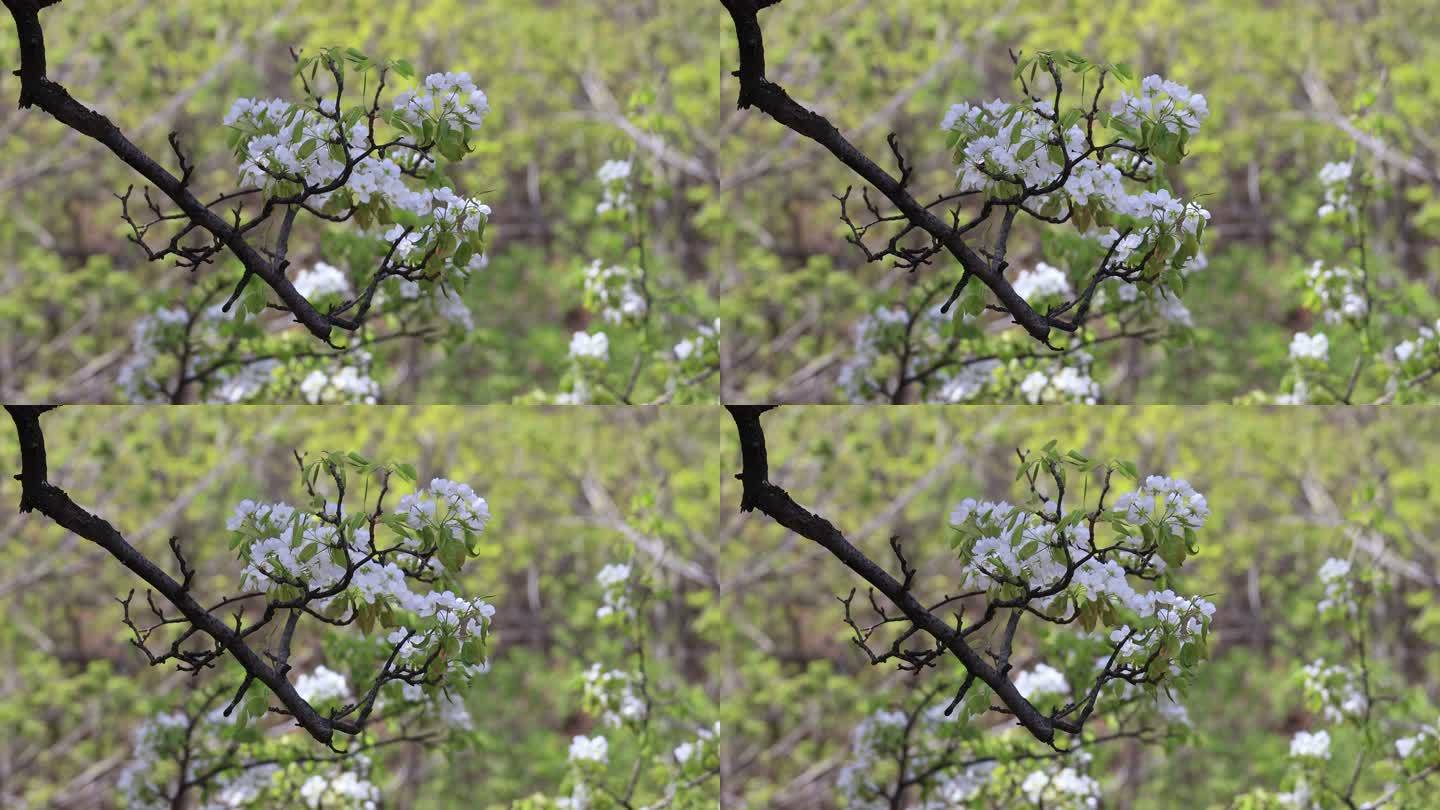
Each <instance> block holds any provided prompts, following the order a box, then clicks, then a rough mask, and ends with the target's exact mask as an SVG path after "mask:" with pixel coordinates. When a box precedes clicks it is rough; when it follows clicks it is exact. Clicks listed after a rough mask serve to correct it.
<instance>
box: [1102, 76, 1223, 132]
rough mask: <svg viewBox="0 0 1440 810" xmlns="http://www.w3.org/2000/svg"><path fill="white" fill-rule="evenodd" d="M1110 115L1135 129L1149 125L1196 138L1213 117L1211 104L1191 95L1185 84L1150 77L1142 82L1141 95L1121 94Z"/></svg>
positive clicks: (1198, 95)
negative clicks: (1197, 132) (1198, 131)
mask: <svg viewBox="0 0 1440 810" xmlns="http://www.w3.org/2000/svg"><path fill="white" fill-rule="evenodd" d="M1110 115H1111V116H1112V117H1114V118H1115V119H1117V120H1119V121H1120V122H1121V123H1123V124H1125V125H1126V126H1129V127H1130V128H1131V129H1135V130H1138V129H1141V128H1142V127H1143V126H1144V125H1145V124H1147V123H1149V124H1152V125H1154V126H1158V127H1160V128H1162V129H1165V130H1168V131H1170V132H1173V133H1177V134H1178V133H1180V132H1185V133H1187V134H1190V135H1194V134H1195V132H1196V131H1197V130H1199V129H1200V125H1201V124H1203V123H1205V119H1206V118H1209V117H1210V105H1209V103H1208V102H1207V101H1206V100H1205V97H1204V96H1202V95H1200V94H1199V93H1192V92H1190V88H1188V87H1186V86H1185V85H1183V84H1179V83H1178V82H1172V81H1169V80H1166V79H1162V78H1160V77H1159V76H1156V75H1154V74H1151V75H1149V76H1146V77H1145V78H1144V79H1141V80H1140V92H1138V93H1131V92H1129V91H1128V90H1127V91H1125V92H1123V93H1121V94H1120V98H1119V99H1118V100H1117V101H1116V102H1115V103H1114V105H1112V106H1111V108H1110Z"/></svg>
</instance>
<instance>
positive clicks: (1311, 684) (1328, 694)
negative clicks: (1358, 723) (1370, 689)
mask: <svg viewBox="0 0 1440 810" xmlns="http://www.w3.org/2000/svg"><path fill="white" fill-rule="evenodd" d="M1301 673H1302V677H1303V678H1304V683H1305V696H1306V697H1307V698H1308V699H1309V700H1310V702H1311V704H1312V705H1314V706H1316V707H1318V708H1319V710H1320V713H1321V714H1322V715H1323V716H1324V717H1325V720H1326V721H1327V722H1330V723H1339V722H1342V721H1344V720H1347V719H1351V720H1354V719H1358V718H1360V717H1362V716H1363V715H1364V714H1365V711H1366V710H1367V709H1368V708H1369V706H1370V700H1369V698H1367V697H1366V695H1365V689H1364V686H1363V685H1362V682H1361V679H1360V677H1359V675H1357V674H1356V673H1355V672H1352V671H1351V670H1349V669H1347V668H1345V667H1343V666H1339V665H1331V664H1326V663H1325V661H1324V660H1323V659H1316V660H1314V661H1312V662H1310V663H1309V664H1306V665H1305V669H1304V670H1302V671H1301Z"/></svg>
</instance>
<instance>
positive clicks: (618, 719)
mask: <svg viewBox="0 0 1440 810" xmlns="http://www.w3.org/2000/svg"><path fill="white" fill-rule="evenodd" d="M640 690H641V687H640V679H639V677H638V676H636V675H634V674H632V673H629V672H622V671H620V670H614V669H612V670H607V669H605V668H604V667H602V666H601V665H600V664H598V663H597V664H593V665H591V667H590V669H588V670H586V671H585V693H584V694H585V705H586V707H587V709H588V710H590V712H591V713H592V714H595V715H598V716H599V717H600V721H601V722H602V723H604V724H605V725H607V726H610V727H611V728H619V727H620V726H622V725H624V724H626V723H639V722H641V721H642V720H644V719H645V715H646V713H647V711H648V708H647V705H646V702H645V699H644V698H643V697H642V695H641V691H640Z"/></svg>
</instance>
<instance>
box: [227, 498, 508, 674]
mask: <svg viewBox="0 0 1440 810" xmlns="http://www.w3.org/2000/svg"><path fill="white" fill-rule="evenodd" d="M323 506H324V505H323V504H322V507H323ZM489 516H490V513H489V507H488V505H487V503H486V502H485V499H484V498H481V497H480V496H478V495H476V494H475V492H474V491H473V490H472V489H471V488H470V487H469V486H468V485H466V484H461V483H457V482H454V481H449V480H446V479H442V478H436V479H433V480H432V481H431V482H430V484H429V486H428V487H427V488H425V489H422V490H419V491H417V492H415V493H413V494H409V495H405V496H403V497H402V498H401V499H400V503H399V505H398V508H397V510H396V511H395V513H394V514H393V515H386V516H384V518H383V520H382V521H381V522H380V523H378V524H375V525H376V526H377V528H379V527H384V528H385V529H387V533H388V534H390V535H392V536H391V537H388V538H384V539H383V540H382V539H381V538H377V537H373V536H372V533H371V529H370V528H369V525H366V524H364V523H361V522H357V521H356V520H354V519H349V520H342V519H340V518H339V516H337V515H328V514H327V513H325V512H324V511H319V512H312V511H305V510H300V509H296V508H295V507H293V506H291V505H289V504H286V503H259V502H256V501H252V500H246V501H242V502H241V503H240V504H239V505H238V506H237V507H236V509H235V512H234V514H233V515H232V517H231V518H230V520H229V521H228V523H227V527H228V528H229V530H230V531H231V532H233V533H234V534H235V546H236V548H237V551H238V553H239V556H240V558H241V560H242V562H244V563H245V567H244V570H243V572H242V575H241V579H242V583H243V585H244V587H246V588H249V589H254V590H259V591H264V592H267V593H269V594H271V595H272V596H273V597H274V598H277V599H297V598H298V599H301V600H303V601H305V602H308V603H311V604H313V605H314V607H315V608H316V609H318V610H340V611H342V612H343V611H346V610H349V611H353V614H354V615H356V616H359V615H362V614H363V615H368V616H376V615H380V616H387V615H394V612H395V611H403V615H404V616H408V617H409V618H407V619H402V620H400V621H399V622H398V623H399V624H400V625H401V626H394V627H393V629H392V630H391V631H390V632H389V633H388V635H386V636H385V637H384V639H383V643H384V644H385V645H387V646H386V647H385V649H386V650H395V651H396V656H395V657H396V660H397V661H398V662H400V663H402V664H405V665H409V666H413V667H417V668H423V667H426V666H428V665H430V664H431V663H432V662H433V663H435V664H437V666H438V671H436V670H433V669H432V670H431V671H430V674H431V675H433V676H436V677H435V678H434V680H433V683H443V682H444V681H445V679H446V678H450V677H453V678H454V679H457V680H458V681H460V682H467V681H469V680H470V679H472V678H473V677H475V676H477V675H479V674H481V673H482V672H484V671H485V668H486V665H485V660H484V644H485V640H486V638H487V637H488V634H489V629H490V621H491V617H493V615H494V613H495V608H494V606H492V605H490V604H488V603H487V602H485V601H484V600H482V599H478V598H476V599H471V598H466V597H463V596H460V595H457V594H456V593H454V592H453V591H451V590H448V589H443V588H441V587H440V586H439V585H438V583H439V581H440V579H441V577H440V575H441V574H443V573H444V572H446V571H451V572H453V571H456V570H458V569H459V567H460V565H461V564H462V563H463V561H464V559H465V558H466V556H467V555H468V554H469V553H470V549H471V547H472V546H473V544H474V538H475V536H477V535H479V534H480V533H481V532H482V531H484V528H485V524H486V522H487V521H488V519H489ZM360 517H361V518H363V517H364V516H363V515H362V516H360ZM392 626H393V625H392ZM451 642H454V643H455V644H456V645H457V647H460V648H461V651H462V654H460V655H451V656H445V657H441V658H438V659H437V658H436V656H435V655H434V650H436V649H438V647H439V646H440V645H444V644H447V643H451ZM297 688H298V689H301V691H302V692H307V693H310V694H313V695H315V696H316V697H317V699H319V700H322V701H324V700H339V699H341V698H342V697H343V696H345V695H348V693H349V690H348V685H347V684H346V683H345V682H344V679H343V677H342V676H339V675H338V673H335V672H333V671H330V670H326V669H321V670H317V671H316V672H314V673H311V674H309V675H306V676H302V679H301V681H299V682H298V683H297Z"/></svg>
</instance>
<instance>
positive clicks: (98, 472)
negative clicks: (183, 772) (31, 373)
mask: <svg viewBox="0 0 1440 810" xmlns="http://www.w3.org/2000/svg"><path fill="white" fill-rule="evenodd" d="M723 418H724V414H723V412H720V411H719V410H718V409H715V410H704V411H700V410H695V409H691V408H687V407H681V406H674V407H671V408H665V409H648V410H647V409H601V408H583V409H575V408H571V409H566V408H552V409H541V408H515V407H493V408H472V409H457V408H446V407H435V408H417V409H410V408H398V407H397V408H389V407H368V408H364V407H361V408H335V407H331V408H310V407H295V408H269V407H229V408H177V407H157V408H123V407H78V406H77V407H67V408H62V409H60V410H59V411H56V412H53V413H50V414H47V415H46V416H45V417H44V418H43V425H44V428H45V431H46V439H47V443H48V446H49V452H50V480H51V481H53V482H55V483H56V484H58V485H60V486H62V487H64V488H66V490H67V491H68V492H69V493H70V494H71V496H72V497H73V498H74V499H75V500H76V501H78V502H79V503H80V504H82V505H83V506H85V507H86V508H87V509H91V510H93V511H95V512H96V513H97V514H100V515H101V516H103V517H105V518H106V519H108V520H109V521H111V522H112V523H113V524H114V525H115V526H116V528H117V529H119V530H120V531H121V532H122V533H123V534H124V535H125V537H126V538H127V539H128V540H129V541H130V542H131V543H133V544H134V545H135V546H137V547H138V548H140V549H141V550H142V551H144V552H145V553H146V554H147V555H150V556H151V558H152V559H153V560H155V561H156V562H157V563H158V564H160V565H161V566H162V567H164V568H166V569H167V570H171V571H173V570H174V566H173V560H172V559H171V558H170V556H169V551H168V550H167V549H166V542H167V540H168V538H169V537H170V536H171V535H175V536H177V537H178V538H180V541H181V543H182V544H183V548H184V549H185V553H186V555H187V557H189V558H190V560H191V562H192V563H193V564H194V566H195V567H196V568H197V570H198V571H199V578H198V579H197V584H196V588H197V589H198V590H199V592H201V593H203V594H207V595H220V594H224V593H233V590H234V588H235V586H236V582H237V580H238V575H239V572H240V568H241V566H240V564H239V563H237V562H236V561H235V559H234V555H233V553H232V552H230V551H228V532H226V531H225V521H226V519H227V518H228V517H229V515H230V514H231V512H232V511H233V509H234V507H235V504H236V503H238V502H239V501H240V500H242V499H244V498H255V499H274V500H289V501H290V502H291V503H296V502H300V501H301V498H302V495H303V492H302V491H301V490H300V486H299V481H298V478H297V474H296V468H295V461H294V458H293V457H292V456H291V452H292V451H293V450H299V451H301V452H309V451H320V450H324V449H353V450H355V451H358V452H361V453H363V454H365V455H367V456H368V457H370V458H373V459H376V460H380V459H387V460H388V459H394V460H396V461H405V462H409V463H413V464H414V465H415V466H416V467H417V469H418V471H419V473H420V478H421V479H422V481H428V480H429V479H430V478H431V477H434V476H441V477H448V478H450V479H452V480H456V481H462V482H465V483H468V484H470V485H472V486H473V487H474V488H475V490H476V491H477V492H478V493H480V494H481V495H483V496H484V497H485V498H486V499H487V500H488V501H489V504H490V509H491V512H492V514H493V515H494V518H493V521H492V522H491V524H490V525H489V526H488V527H487V529H486V531H485V533H484V535H483V536H482V541H483V547H482V551H481V555H480V556H479V557H478V558H477V559H475V560H473V561H472V562H471V563H470V564H469V565H468V566H467V567H466V569H465V574H464V584H465V592H466V593H470V594H475V595H483V596H484V597H485V598H486V599H487V600H488V601H490V602H491V603H492V604H494V605H495V606H496V608H497V613H496V616H495V618H494V627H495V629H496V636H495V639H496V642H495V646H494V647H493V648H492V656H491V661H492V665H493V668H492V670H491V672H490V673H489V674H488V675H486V676H485V677H484V678H483V679H482V681H481V683H480V685H479V686H478V687H477V688H476V689H474V690H472V691H471V692H470V693H468V694H465V695H464V699H465V701H466V704H467V706H468V708H469V711H470V714H471V716H472V717H473V718H474V729H475V730H474V740H473V743H474V748H473V749H471V750H469V751H465V752H461V753H456V754H450V755H446V754H445V753H444V752H442V751H439V750H435V751H429V752H426V751H424V750H420V749H417V748H416V747H414V746H398V747H395V748H393V749H390V752H389V753H387V752H380V753H379V754H378V755H377V756H376V760H377V764H378V765H380V766H381V769H382V773H383V774H385V776H384V777H383V778H379V779H377V780H376V781H377V784H379V785H380V787H381V788H382V790H383V795H384V797H385V804H384V805H383V806H384V807H387V808H416V809H417V810H419V809H421V808H453V807H478V808H501V807H508V806H509V805H510V803H511V801H513V800H515V799H518V798H521V797H524V796H528V795H531V794H533V793H536V792H541V791H543V792H545V793H546V794H549V795H552V796H553V795H564V794H563V792H562V782H563V781H564V779H565V775H566V773H567V749H568V747H569V745H570V740H571V737H572V736H573V735H577V734H591V733H601V732H602V731H603V728H601V727H597V726H596V723H597V722H598V721H597V719H596V718H592V717H589V716H587V715H586V714H585V713H584V711H583V710H582V709H581V690H580V684H581V680H582V679H581V674H582V673H583V672H584V671H585V670H586V669H587V668H589V666H590V665H591V664H592V663H594V662H603V663H604V664H605V666H606V668H607V669H627V668H629V661H630V659H628V658H626V657H625V656H624V650H623V646H624V642H623V639H622V638H621V637H619V636H618V635H617V634H615V633H597V632H596V630H595V622H594V621H593V616H594V614H595V609H596V607H597V606H598V605H599V603H600V593H601V592H600V589H599V588H597V587H596V586H595V584H594V579H595V575H596V573H597V572H598V571H599V570H600V569H601V568H602V567H603V566H604V565H606V564H607V563H612V562H623V561H626V560H629V559H633V560H634V564H635V565H636V566H637V567H638V569H639V570H641V571H645V572H647V573H648V574H649V575H650V576H651V577H652V578H653V580H654V583H655V586H656V587H657V588H658V589H659V595H658V596H657V597H656V598H654V599H653V600H652V601H651V603H650V610H649V612H648V615H649V619H650V628H651V629H650V631H649V632H650V634H651V636H650V639H649V642H648V651H647V653H648V655H647V658H648V664H649V667H650V669H649V672H650V677H651V678H652V687H653V688H658V689H659V690H660V691H659V692H658V694H659V695H661V696H663V697H665V700H666V702H665V703H664V704H662V705H661V706H660V707H659V708H657V709H656V715H655V722H654V723H653V724H652V726H653V727H654V728H656V729H657V732H656V733H657V734H659V735H661V738H662V739H661V740H660V741H659V745H660V748H659V749H658V750H659V751H660V752H661V753H664V754H666V755H668V753H669V751H670V750H671V748H673V747H674V746H675V745H678V744H679V742H682V741H684V740H685V739H693V738H694V729H695V728H697V727H706V728H708V727H709V726H710V725H711V724H713V722H714V720H715V719H716V717H715V707H716V705H717V701H718V696H719V687H720V680H719V674H720V670H719V666H720V660H719V657H718V651H719V650H720V641H721V638H720V632H719V629H720V628H721V627H723V625H724V623H725V619H724V616H723V614H722V613H721V612H720V608H719V605H718V603H717V599H716V594H717V590H716V579H715V575H714V572H715V570H716V566H717V560H718V557H719V555H720V553H721V550H722V549H721V548H720V547H719V546H718V545H717V544H716V543H715V542H714V537H715V535H714V529H715V523H716V520H717V516H716V511H715V504H716V498H717V487H718V482H719V470H718V468H717V461H718V456H717V454H716V453H715V448H716V446H717V443H718V442H719V440H720V431H721V429H722V428H724V427H725V425H724V423H723V421H722V419H723ZM7 421H8V420H7ZM18 463H19V459H18V455H17V447H16V444H15V436H14V431H13V429H11V428H9V427H8V426H7V429H6V430H4V431H0V465H3V469H4V471H5V475H4V476H3V480H0V503H3V504H4V505H5V508H3V509H0V537H3V538H5V549H6V552H5V563H4V565H3V566H0V728H3V729H4V730H5V733H4V734H3V735H0V806H3V807H34V808H39V807H53V808H92V807H108V806H113V805H112V801H113V799H114V787H113V786H114V783H115V779H116V775H117V772H118V770H119V768H121V767H122V766H123V765H124V764H125V761H126V760H127V759H128V758H129V757H130V755H131V738H130V735H131V732H132V730H133V729H134V728H135V727H136V725H137V724H138V723H139V722H141V721H142V720H144V719H146V718H147V717H150V716H151V715H153V714H154V713H156V712H157V711H160V710H163V709H165V708H167V707H168V706H170V705H171V704H172V703H173V702H174V701H175V700H176V699H178V698H179V697H181V695H182V694H183V693H184V692H185V690H186V689H187V685H189V684H192V683H194V681H192V680H191V678H190V676H189V675H187V674H185V673H178V672H175V671H174V670H173V668H171V667H169V666H165V667H158V668H151V667H149V666H147V665H146V662H145V659H144V657H143V656H142V655H141V654H140V653H139V652H138V651H137V650H135V649H134V648H133V647H131V646H130V643H129V636H128V631H127V630H126V629H125V627H124V626H123V625H122V624H121V617H122V613H121V609H120V606H119V605H117V604H116V602H115V599H116V598H117V597H121V596H124V595H125V593H126V592H127V591H128V590H129V589H130V588H135V587H137V586H140V585H142V583H140V581H139V580H138V578H137V577H135V576H133V575H132V574H130V572H129V571H127V570H126V569H124V568H123V567H121V566H120V565H119V564H118V563H117V562H115V561H114V560H113V559H112V558H110V557H109V555H107V554H105V553H104V552H103V551H102V550H101V549H99V548H97V547H95V546H93V545H91V544H90V543H88V542H87V541H85V540H82V539H80V538H78V537H75V536H73V535H69V534H67V533H66V532H64V531H62V530H60V529H59V528H58V527H56V526H54V525H53V524H50V523H49V522H48V521H47V520H46V519H45V518H43V517H42V516H40V515H38V514H35V515H30V516H21V515H20V514H19V513H18V512H17V511H16V510H15V508H14V507H15V505H16V503H17V502H18V498H19V488H18V484H17V483H16V482H14V481H12V480H11V477H10V474H11V473H12V472H14V471H16V469H17V467H16V465H18ZM136 598H137V599H139V598H142V597H140V596H137V597H136ZM302 627H303V626H302ZM308 632H314V629H313V628H311V630H310V631H308ZM296 649H297V655H300V654H303V656H304V660H299V659H298V658H297V660H296V662H295V664H296V667H297V670H299V671H301V672H304V671H307V670H309V669H310V668H312V667H313V666H314V665H315V664H316V663H319V658H318V653H319V650H318V649H317V648H316V647H315V646H314V645H313V644H310V645H308V646H306V645H305V644H304V643H303V642H297V648H296ZM213 677H214V676H213V675H212V674H208V673H207V674H206V675H202V676H201V678H200V682H201V683H202V684H208V683H209V682H210V681H212V680H213ZM672 719H673V720H675V721H676V722H674V723H671V722H670V721H671V720H672ZM692 723H693V725H688V724H692ZM666 735H671V736H674V737H675V739H673V740H671V739H670V738H669V736H666ZM687 735H688V736H687ZM667 743H668V745H667ZM622 753H623V752H622V751H618V750H616V747H615V746H614V745H612V757H613V761H614V762H616V763H617V764H616V768H617V773H618V774H619V776H617V777H616V779H617V780H619V781H620V783H621V784H623V781H624V779H625V778H628V776H629V770H628V769H629V767H630V762H629V761H627V760H626V759H625V758H624V757H623V755H622ZM619 769H623V770H619ZM716 784H717V782H716V780H711V782H710V783H709V785H708V787H707V788H706V789H707V790H712V791H713V790H716V789H717V788H716Z"/></svg>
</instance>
